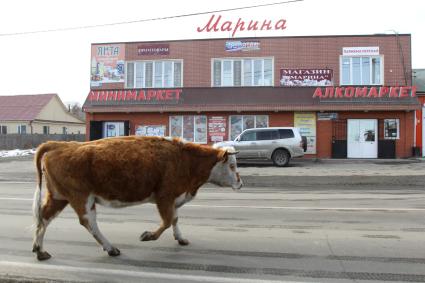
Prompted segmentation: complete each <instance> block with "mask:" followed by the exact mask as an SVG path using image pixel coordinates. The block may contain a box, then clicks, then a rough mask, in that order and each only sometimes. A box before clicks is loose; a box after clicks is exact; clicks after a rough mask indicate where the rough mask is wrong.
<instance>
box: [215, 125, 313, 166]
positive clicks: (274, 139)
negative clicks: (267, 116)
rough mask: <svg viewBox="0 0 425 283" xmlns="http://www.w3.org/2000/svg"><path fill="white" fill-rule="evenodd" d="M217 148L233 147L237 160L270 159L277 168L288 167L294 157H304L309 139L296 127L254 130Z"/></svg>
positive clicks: (218, 145) (247, 131)
mask: <svg viewBox="0 0 425 283" xmlns="http://www.w3.org/2000/svg"><path fill="white" fill-rule="evenodd" d="M214 146H215V147H223V146H233V147H234V148H235V149H236V151H239V153H238V154H237V155H236V157H237V159H269V160H272V161H273V163H274V164H275V165H276V166H279V167H282V166H287V165H288V164H289V161H290V160H291V158H293V157H302V156H304V152H305V151H306V150H307V139H306V138H305V137H302V136H301V135H300V132H299V131H298V129H297V128H294V127H276V128H254V129H247V130H245V131H243V132H242V133H241V134H240V135H239V136H238V137H237V138H236V139H235V140H234V141H226V142H219V143H216V144H215V145H214Z"/></svg>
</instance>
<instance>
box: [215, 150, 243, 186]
mask: <svg viewBox="0 0 425 283" xmlns="http://www.w3.org/2000/svg"><path fill="white" fill-rule="evenodd" d="M236 154H237V152H236V151H235V149H234V148H233V147H223V148H220V149H219V152H218V154H217V159H218V161H217V163H216V164H215V165H214V167H213V169H212V171H211V174H210V177H209V179H208V181H209V182H211V183H213V184H215V185H218V186H221V187H230V186H231V187H232V189H233V190H239V189H240V188H241V187H242V179H241V178H240V176H239V172H238V168H237V165H236Z"/></svg>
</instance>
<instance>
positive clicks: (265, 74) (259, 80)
mask: <svg viewBox="0 0 425 283" xmlns="http://www.w3.org/2000/svg"><path fill="white" fill-rule="evenodd" d="M212 68H213V70H212V76H213V77H212V80H211V81H212V85H213V86H215V87H225V86H272V85H273V59H272V58H238V59H214V60H213V62H212Z"/></svg>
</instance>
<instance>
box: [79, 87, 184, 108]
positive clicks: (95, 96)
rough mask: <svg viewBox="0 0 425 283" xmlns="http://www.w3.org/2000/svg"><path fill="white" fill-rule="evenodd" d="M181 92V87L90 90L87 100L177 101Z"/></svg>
mask: <svg viewBox="0 0 425 283" xmlns="http://www.w3.org/2000/svg"><path fill="white" fill-rule="evenodd" d="M181 94H182V90H181V89H174V88H173V89H148V90H145V89H134V90H92V91H90V93H89V95H88V97H87V100H88V101H89V102H102V101H111V102H114V101H138V102H140V103H144V104H149V103H152V104H158V103H177V102H178V101H179V100H180V97H181Z"/></svg>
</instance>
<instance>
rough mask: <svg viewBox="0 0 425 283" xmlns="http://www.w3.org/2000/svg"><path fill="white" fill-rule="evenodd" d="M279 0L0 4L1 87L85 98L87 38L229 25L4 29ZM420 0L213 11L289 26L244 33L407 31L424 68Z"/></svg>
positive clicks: (329, 0)
mask: <svg viewBox="0 0 425 283" xmlns="http://www.w3.org/2000/svg"><path fill="white" fill-rule="evenodd" d="M272 2H279V0H270V1H268V0H243V1H242V0H232V1H228V0H214V1H200V0H197V1H175V0H162V1H136V0H134V1H131V0H120V1H116V0H90V1H87V0H73V1H57V0H37V1H33V0H14V1H5V2H4V3H3V5H2V8H1V10H0V46H1V47H0V61H1V68H0V95H17V94H39V93H58V94H59V96H60V97H61V99H62V100H63V101H64V102H73V101H75V102H79V103H81V104H82V103H83V102H84V100H85V98H86V96H87V94H88V92H89V90H90V62H91V61H90V44H91V43H96V42H98V43H99V42H123V41H148V40H174V39H193V38H213V37H215V38H217V37H219V38H223V37H224V38H225V37H229V36H231V35H230V34H229V33H227V32H216V33H199V32H197V31H196V28H197V27H199V26H201V27H202V26H204V25H205V24H206V23H207V21H208V19H209V18H210V15H199V16H192V17H184V18H177V19H169V20H161V21H153V22H142V23H134V24H125V25H116V26H107V27H99V28H86V29H78V30H70V31H56V32H48V33H36V34H25V35H15V36H4V34H9V33H19V32H27V31H38V30H49V29H59V28H68V27H79V26H88V25H97V24H107V23H115V22H124V21H132V20H140V19H148V18H156V17H167V16H173V15H181V14H189V13H196V12H204V11H213V10H219V9H226V8H235V7H243V6H249V5H256V4H265V3H272ZM424 12H425V1H423V0H404V1H395V0H386V1H385V0H382V1H381V0H356V1H348V0H304V1H302V2H297V3H290V4H282V5H277V6H271V7H263V8H255V9H247V10H240V11H232V12H222V13H216V15H221V16H222V18H223V19H225V20H229V21H232V22H234V23H236V22H237V20H238V18H239V17H240V18H242V20H244V21H247V22H249V21H250V20H258V21H261V22H262V21H263V20H265V19H267V20H272V21H273V22H277V21H278V20H279V19H282V18H283V19H286V20H287V23H286V26H287V28H286V30H283V31H281V30H279V31H275V30H272V31H263V32H249V33H247V32H245V33H242V32H238V33H237V34H236V37H244V36H250V37H255V36H297V35H337V34H375V33H394V30H395V31H397V32H399V33H410V34H412V62H413V68H425V52H424V50H425V31H424V28H425V16H424Z"/></svg>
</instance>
